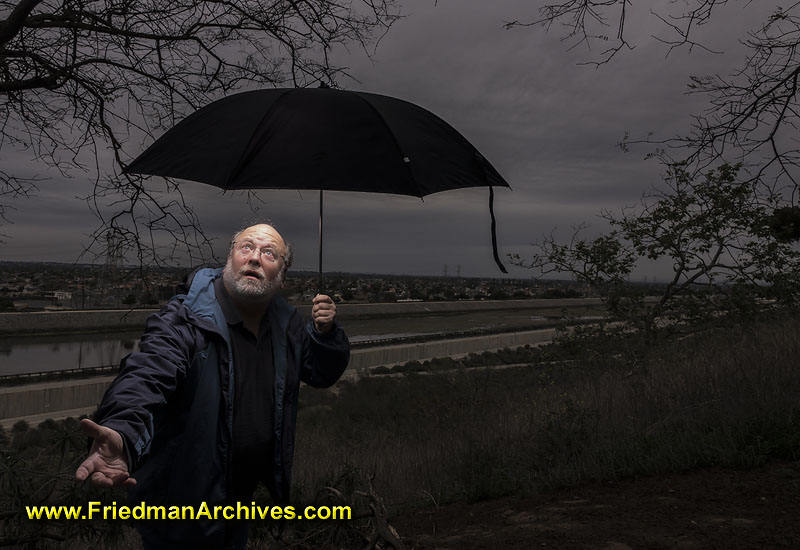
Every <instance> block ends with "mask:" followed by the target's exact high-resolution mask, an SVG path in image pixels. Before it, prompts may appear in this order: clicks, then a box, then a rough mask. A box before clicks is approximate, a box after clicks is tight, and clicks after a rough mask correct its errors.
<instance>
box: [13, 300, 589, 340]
mask: <svg viewBox="0 0 800 550" xmlns="http://www.w3.org/2000/svg"><path fill="white" fill-rule="evenodd" d="M601 305H602V302H601V301H600V299H599V298H574V299H550V300H544V299H543V300H485V301H479V302H475V301H464V302H398V303H388V304H339V306H338V307H337V315H338V316H339V318H340V319H369V318H379V317H386V316H394V317H400V316H413V315H447V314H455V313H467V312H477V311H503V310H504V311H512V310H527V309H530V310H535V309H552V308H575V307H589V306H601ZM298 309H299V310H300V311H301V313H303V314H304V315H307V314H308V313H309V311H310V306H308V305H299V306H298ZM157 311H158V310H157V309H134V310H128V309H116V310H82V311H44V312H40V311H35V312H26V313H0V336H10V335H16V334H57V333H67V332H73V333H80V332H120V331H125V330H142V329H144V324H145V321H146V320H147V318H148V317H149V316H150V315H152V314H153V313H155V312H157Z"/></svg>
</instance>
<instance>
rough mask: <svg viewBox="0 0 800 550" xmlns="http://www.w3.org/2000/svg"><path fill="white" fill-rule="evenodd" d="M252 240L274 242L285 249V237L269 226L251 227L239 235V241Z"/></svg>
mask: <svg viewBox="0 0 800 550" xmlns="http://www.w3.org/2000/svg"><path fill="white" fill-rule="evenodd" d="M244 239H251V240H253V241H256V240H261V241H273V242H277V243H278V244H280V245H281V246H283V247H285V246H286V244H285V243H284V241H283V237H282V236H281V234H280V233H278V232H277V231H276V230H275V228H274V227H272V226H271V225H267V224H258V225H251V226H250V227H248V228H247V229H245V230H244V231H242V232H241V233H240V234H239V238H238V240H244Z"/></svg>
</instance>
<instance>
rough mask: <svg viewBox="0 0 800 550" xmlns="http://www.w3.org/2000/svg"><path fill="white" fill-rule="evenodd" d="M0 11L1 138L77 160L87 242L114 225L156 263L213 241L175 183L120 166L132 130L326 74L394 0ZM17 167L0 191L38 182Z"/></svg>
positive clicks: (220, 0)
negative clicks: (90, 226)
mask: <svg viewBox="0 0 800 550" xmlns="http://www.w3.org/2000/svg"><path fill="white" fill-rule="evenodd" d="M0 14H2V15H0V18H4V19H0V146H2V147H3V150H4V151H5V150H8V151H11V150H15V151H27V153H28V154H29V155H30V156H31V158H33V159H35V160H37V161H40V162H42V163H44V164H46V165H47V166H49V167H50V168H52V169H55V170H58V171H59V172H60V173H61V174H63V175H65V176H72V175H74V174H75V173H84V174H88V175H89V176H90V177H91V178H92V179H93V180H94V181H95V186H94V192H93V194H92V196H90V197H87V203H88V204H89V205H91V207H92V210H93V212H94V213H95V215H96V216H97V218H98V221H99V224H100V225H99V227H98V229H97V230H96V232H95V233H94V234H93V242H94V243H95V244H97V243H99V242H103V240H104V239H106V236H107V235H108V233H109V232H111V234H112V235H115V240H116V241H119V242H120V243H122V246H123V247H124V249H125V251H126V252H128V251H129V252H130V253H131V254H132V255H133V256H134V257H136V258H137V259H138V260H139V261H153V262H157V263H158V262H160V261H170V259H171V257H172V256H179V255H188V257H190V258H192V259H193V260H194V259H198V260H201V261H202V260H204V259H206V258H207V257H208V256H209V255H210V254H211V242H210V240H209V239H208V238H207V237H206V235H205V234H204V233H203V231H202V228H201V227H200V224H199V220H198V219H197V216H196V215H195V214H194V212H192V210H191V209H190V208H189V206H188V205H187V204H186V202H185V201H184V200H183V197H182V196H181V195H180V192H179V190H178V189H177V187H176V186H175V184H174V183H172V182H167V183H166V184H163V186H162V187H163V188H162V189H159V188H158V187H157V186H158V185H162V184H159V183H153V182H146V181H144V180H142V179H141V178H137V177H134V176H123V175H121V174H122V169H123V168H124V166H125V165H126V163H127V162H129V161H130V159H131V158H132V157H134V156H135V155H136V154H137V153H138V152H139V149H140V145H139V144H141V143H143V142H145V141H151V140H152V138H153V136H154V134H155V133H156V132H160V131H162V130H164V129H166V128H169V127H171V126H173V125H174V124H175V123H176V122H177V121H179V120H180V119H182V118H183V117H184V116H186V115H187V114H189V113H190V112H192V111H194V110H196V109H197V108H199V107H201V106H203V105H205V104H207V103H209V102H210V101H212V100H214V99H217V98H219V97H221V96H223V95H226V94H229V93H231V92H234V91H237V90H241V89H246V88H248V87H253V86H261V87H263V86H281V85H291V86H314V85H318V84H319V83H320V82H326V83H328V84H332V85H336V81H337V79H339V78H343V77H346V75H347V73H346V69H345V68H343V67H339V66H336V65H334V64H333V63H332V62H331V60H330V57H329V52H330V50H331V48H333V47H334V46H336V45H344V46H348V45H356V46H357V47H359V48H362V49H363V50H364V51H365V52H366V53H367V55H369V49H370V48H371V47H372V46H373V45H374V44H375V43H376V41H377V40H379V38H380V37H381V36H383V34H385V32H386V31H387V30H388V28H389V27H390V26H391V25H392V23H393V22H394V21H396V20H397V18H398V17H399V15H398V13H397V5H396V0H377V1H376V0H361V1H360V2H359V1H357V2H351V1H341V0H292V1H289V0H267V1H264V0H201V1H196V0H152V1H150V2H141V1H136V0H130V1H124V2H94V1H91V0H0ZM109 149H110V151H111V153H112V156H113V159H114V166H113V167H110V168H109V167H106V164H105V161H104V160H103V158H101V157H104V156H105V152H106V151H107V150H109ZM21 176H22V175H21V174H3V177H2V178H0V200H2V197H3V196H10V194H11V191H13V190H16V191H15V196H25V195H30V194H31V192H32V191H34V190H35V187H24V185H23V184H24V182H25V180H24V178H22V177H21ZM4 191H8V192H4ZM7 206H8V205H7ZM7 211H8V210H7V207H6V208H5V209H4V207H3V206H0V219H2V218H3V215H4V214H5V213H6V212H7ZM88 248H89V249H90V252H89V253H90V254H92V253H102V251H101V248H102V249H103V250H104V249H105V247H99V246H92V243H89V247H88ZM92 251H93V252H92Z"/></svg>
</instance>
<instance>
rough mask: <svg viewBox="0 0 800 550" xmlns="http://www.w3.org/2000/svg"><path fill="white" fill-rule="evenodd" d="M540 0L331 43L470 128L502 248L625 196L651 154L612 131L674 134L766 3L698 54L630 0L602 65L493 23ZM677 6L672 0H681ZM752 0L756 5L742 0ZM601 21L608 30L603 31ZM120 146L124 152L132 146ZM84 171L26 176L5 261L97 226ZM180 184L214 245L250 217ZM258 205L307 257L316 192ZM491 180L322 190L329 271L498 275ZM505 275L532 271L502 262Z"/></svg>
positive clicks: (460, 1) (731, 23)
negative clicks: (618, 48)
mask: <svg viewBox="0 0 800 550" xmlns="http://www.w3.org/2000/svg"><path fill="white" fill-rule="evenodd" d="M539 4H540V2H533V1H530V0H503V1H497V2H487V1H484V0H439V2H438V4H435V2H434V1H433V0H414V1H411V0H408V1H406V2H405V3H404V6H403V13H404V15H405V16H406V17H405V18H404V19H402V20H400V21H398V22H397V23H396V24H395V25H394V26H393V27H392V28H391V29H390V31H389V32H388V34H387V35H386V36H385V38H384V39H383V41H382V42H381V43H380V44H379V46H378V49H377V51H376V53H375V55H374V56H373V57H372V59H368V58H367V57H366V56H365V55H363V53H361V52H359V51H358V50H353V51H352V52H350V53H347V52H337V54H336V58H335V61H336V62H337V63H339V64H341V65H345V66H349V67H350V72H351V74H352V75H353V76H354V77H356V78H357V79H358V82H347V81H344V80H342V81H340V82H339V84H340V85H342V86H343V87H345V88H349V89H353V90H362V91H369V92H375V93H381V94H386V95H391V96H395V97H398V98H401V99H405V100H407V101H411V102H413V103H417V104H418V105H420V106H422V107H424V108H426V109H429V110H430V111H432V112H434V113H436V114H437V115H439V116H440V117H442V118H443V119H444V120H446V121H447V122H449V123H450V124H451V125H453V126H454V127H455V128H456V129H457V130H459V131H460V132H461V133H462V134H463V135H464V136H465V137H466V138H467V139H469V140H470V141H471V142H472V143H473V144H474V145H475V146H476V147H477V148H478V149H479V150H480V151H481V152H482V153H483V154H484V156H485V157H486V158H487V159H489V161H490V162H491V163H492V164H493V165H494V166H495V167H496V168H497V169H498V170H499V171H500V173H501V174H502V175H503V176H504V177H505V179H506V180H507V181H508V182H509V183H510V184H511V187H512V190H507V189H498V190H496V193H495V211H496V214H497V220H498V241H499V246H500V251H501V255H503V256H505V254H508V253H519V254H522V255H523V256H524V255H526V254H527V253H530V251H531V243H532V242H534V241H536V240H538V239H540V238H541V237H542V236H543V235H545V234H549V233H551V232H552V231H553V230H554V228H555V231H556V234H558V235H567V234H568V233H569V230H570V227H571V226H573V225H576V224H579V223H583V222H585V223H589V224H590V225H591V229H590V232H591V231H595V232H596V231H600V230H602V229H603V227H604V225H603V222H602V220H600V219H599V218H598V214H599V213H600V212H601V211H602V210H603V209H610V210H619V209H620V208H622V207H623V206H626V205H633V204H635V203H636V202H637V200H638V198H639V197H640V196H641V195H642V193H645V192H647V191H648V190H649V189H651V188H652V187H653V186H654V185H658V182H659V181H660V176H661V167H660V166H659V165H658V164H657V163H655V162H654V161H645V160H644V155H645V154H646V153H647V150H646V149H643V148H641V149H634V150H633V151H632V152H629V153H623V152H621V151H620V150H619V148H617V147H616V143H617V142H618V141H619V140H620V139H621V138H622V137H623V135H624V134H625V132H630V134H631V135H632V136H634V137H640V136H644V135H645V134H647V133H648V132H654V133H655V134H656V135H657V136H661V137H669V136H672V135H675V134H677V133H682V132H686V131H687V129H688V127H689V124H690V122H691V115H692V114H697V113H700V112H701V111H702V109H703V108H704V107H705V103H704V100H703V98H702V97H700V96H687V95H685V91H686V83H687V82H688V79H689V76H690V75H692V74H714V73H719V74H729V73H730V72H732V71H733V70H734V69H735V68H737V67H738V66H739V65H740V64H741V62H742V60H743V55H744V50H743V48H742V47H741V46H740V45H739V44H738V40H739V39H741V38H743V37H744V33H745V30H747V29H748V28H750V26H753V24H754V22H758V21H761V20H762V19H763V14H764V13H765V12H767V11H769V8H771V7H774V6H775V5H776V3H774V2H759V3H747V4H749V5H748V6H745V5H744V4H746V3H745V2H732V3H730V5H727V6H722V7H720V8H719V9H718V12H717V14H716V16H715V19H714V20H713V21H712V22H711V24H709V25H707V26H706V27H704V28H703V29H701V32H702V35H698V36H702V38H703V42H704V44H705V45H706V46H708V47H710V48H712V49H715V50H722V51H724V52H725V53H724V54H711V53H708V52H705V51H702V50H699V49H696V50H695V51H694V52H692V53H691V54H690V53H689V52H688V51H686V50H678V51H673V52H672V53H671V54H670V55H669V56H668V57H667V56H666V53H667V47H666V46H664V45H663V44H660V43H658V42H657V41H655V40H653V39H652V38H651V35H653V34H655V35H658V36H667V29H665V28H664V26H663V25H662V24H660V23H659V22H658V21H657V20H656V19H655V18H653V17H652V16H650V13H649V10H650V8H651V6H654V5H658V4H664V5H666V4H667V2H635V3H634V4H638V5H634V6H633V8H634V9H633V10H632V11H631V12H630V13H629V14H628V25H627V34H628V37H629V39H630V40H631V42H632V43H633V44H634V45H635V46H636V47H635V49H634V50H633V51H625V52H622V53H621V54H620V55H619V56H617V58H615V59H614V60H613V61H612V62H611V63H610V64H608V65H605V66H603V67H600V68H599V69H595V68H593V67H591V66H586V65H580V62H582V61H589V60H592V59H596V57H594V56H595V55H597V54H598V53H599V50H595V51H587V50H586V49H585V48H582V47H578V48H576V49H573V50H572V51H566V49H567V47H568V44H566V43H564V42H562V41H561V40H560V39H561V38H562V37H561V35H560V34H559V31H558V29H553V30H551V31H550V33H546V32H545V31H544V30H543V29H541V28H540V27H532V28H516V29H512V30H505V29H503V23H504V22H505V21H509V20H517V19H519V20H529V19H533V18H535V17H536V6H538V5H539ZM678 4H680V3H678ZM753 4H757V5H755V6H754V5H753ZM613 32H614V31H613V29H612V30H611V31H610V33H611V34H612V35H613ZM137 153H138V152H133V153H132V154H134V155H135V154H137ZM2 163H3V167H2V168H3V169H4V170H6V171H8V172H13V171H17V173H25V174H31V173H35V171H36V169H37V166H35V165H33V164H32V161H30V160H29V158H28V157H27V156H25V155H24V154H16V153H12V152H9V151H5V150H4V151H3V154H2ZM87 189H88V188H87V184H86V183H85V181H82V180H81V178H73V179H71V180H64V179H62V178H54V179H52V180H49V181H46V182H42V183H41V184H40V185H39V194H38V196H37V197H36V198H34V199H28V200H17V201H14V203H13V206H14V207H15V208H16V209H17V210H16V211H14V212H11V219H12V221H13V222H14V223H13V224H12V225H5V226H3V227H2V228H0V232H2V233H3V234H5V235H6V236H7V237H8V238H7V239H5V241H6V242H5V244H2V245H0V258H2V259H7V260H31V261H38V260H51V261H64V262H71V261H74V260H75V259H76V258H77V256H78V254H79V252H80V250H81V246H82V244H85V243H86V239H85V235H87V234H88V233H90V232H91V231H92V230H93V229H94V227H95V224H96V221H95V219H94V218H93V216H92V215H91V214H90V212H89V210H88V208H87V206H86V204H85V203H84V202H82V201H81V200H80V199H78V198H77V197H79V196H82V195H85V194H86V193H87ZM183 189H184V195H185V197H186V199H187V202H189V203H190V204H191V205H192V207H193V208H194V209H195V210H196V211H197V213H198V215H199V218H200V221H201V222H202V224H203V226H204V227H205V228H206V230H207V231H208V232H209V233H210V234H211V235H213V236H216V237H219V239H220V243H221V245H220V250H222V248H223V247H224V246H226V245H225V244H224V243H226V242H227V239H228V237H229V235H230V234H231V233H232V232H233V231H234V230H235V229H237V227H238V226H239V225H240V224H241V222H242V220H244V219H246V218H249V217H250V216H252V214H250V212H249V210H248V209H247V206H246V205H245V204H244V201H243V199H242V197H241V196H237V195H232V194H230V193H229V194H227V195H224V196H223V195H221V194H220V192H219V191H218V190H216V189H214V188H211V187H208V186H205V185H201V184H194V183H187V184H186V185H185V186H184V187H183ZM259 196H260V198H261V199H262V200H263V201H264V204H262V205H261V207H260V210H261V212H262V213H263V214H264V215H265V216H268V217H270V218H272V219H273V220H274V221H275V223H276V225H277V226H278V227H279V229H280V230H281V232H282V233H283V234H284V236H285V237H286V238H287V239H288V240H290V241H292V242H293V243H294V246H295V250H296V260H295V267H296V268H298V269H307V270H315V269H316V261H317V240H316V239H317V224H318V221H317V220H318V202H317V201H318V195H317V193H316V192H303V193H302V195H301V194H300V193H298V192H297V191H262V192H260V193H259ZM489 227H490V218H489V212H488V191H487V190H486V189H485V188H477V189H467V190H460V191H449V192H444V193H439V194H436V195H432V196H429V197H426V198H425V200H424V202H423V201H420V200H419V199H413V198H409V197H394V196H387V195H370V194H361V193H335V192H330V193H328V194H326V200H325V238H326V243H325V269H326V271H349V272H373V273H396V274H418V275H439V274H442V273H443V271H444V267H445V266H447V267H448V272H449V274H451V275H453V274H455V273H456V270H457V269H458V266H460V272H461V274H462V275H463V276H482V277H486V276H488V277H495V276H496V277H499V276H502V274H501V273H500V272H499V271H498V270H497V268H496V266H495V264H494V262H493V260H492V254H491V244H490V232H489ZM509 272H510V273H509V276H512V277H529V276H530V275H531V272H529V271H527V270H524V269H521V268H515V267H511V266H509ZM637 276H638V277H641V278H643V277H645V276H647V277H649V278H653V277H657V278H661V279H663V278H664V277H665V273H664V271H663V268H659V267H655V268H645V269H643V270H642V271H641V272H640V273H639V274H638V275H637Z"/></svg>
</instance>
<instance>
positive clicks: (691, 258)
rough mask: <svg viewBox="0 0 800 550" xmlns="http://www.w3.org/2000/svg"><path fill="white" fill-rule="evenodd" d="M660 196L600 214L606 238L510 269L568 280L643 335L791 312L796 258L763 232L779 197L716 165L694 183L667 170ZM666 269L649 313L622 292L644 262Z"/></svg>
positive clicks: (682, 172) (550, 244)
mask: <svg viewBox="0 0 800 550" xmlns="http://www.w3.org/2000/svg"><path fill="white" fill-rule="evenodd" d="M669 169H670V171H669V173H668V175H667V178H666V181H665V186H664V188H663V189H661V190H658V191H657V192H655V193H654V194H652V195H649V196H646V197H644V198H643V199H642V202H641V204H640V205H639V206H638V207H636V208H630V209H626V210H624V211H623V212H622V213H620V214H613V213H605V214H604V217H605V219H606V220H607V221H608V222H609V223H610V224H611V226H612V230H611V231H610V232H609V233H607V234H603V235H600V236H598V237H595V238H586V237H584V236H583V232H582V228H578V229H577V230H576V231H575V233H574V235H573V237H572V240H571V241H569V242H567V243H562V242H558V241H557V240H556V239H554V238H549V239H546V240H544V242H542V243H540V244H539V245H538V246H537V249H536V251H535V253H534V254H533V256H532V258H524V259H523V258H522V257H521V256H520V255H518V254H517V255H514V256H513V257H512V260H513V263H515V264H517V265H521V266H524V267H528V268H532V269H536V270H538V271H539V272H540V273H542V274H545V273H569V274H570V275H572V276H573V277H574V278H575V279H576V280H577V281H580V282H582V283H585V284H588V285H589V286H591V287H592V288H594V289H595V290H596V291H597V292H598V293H599V294H600V295H601V297H602V298H603V299H604V301H605V303H606V305H607V306H608V308H609V311H610V313H611V314H612V315H613V316H614V318H616V319H618V320H622V321H625V322H626V323H628V325H629V326H630V327H632V328H635V329H638V330H639V331H641V332H642V333H644V334H652V333H653V332H654V331H655V329H656V328H657V326H658V324H659V323H660V322H662V321H664V320H665V319H673V320H677V321H685V320H692V319H695V320H696V319H707V318H710V317H714V316H716V315H718V314H719V313H721V312H725V311H728V312H740V313H741V312H745V313H748V312H751V311H752V310H754V309H755V308H756V306H757V305H758V303H759V302H761V301H763V300H764V299H769V300H772V301H774V303H776V304H779V305H783V306H786V307H790V308H793V307H795V306H796V305H797V297H798V294H797V290H798V288H800V251H798V250H797V247H795V246H793V245H792V243H791V242H787V241H786V240H782V239H780V238H778V237H777V236H776V235H775V233H774V231H773V230H772V228H771V227H770V223H771V221H772V217H773V211H774V207H775V205H776V204H778V203H779V202H780V201H781V200H782V197H780V196H779V195H777V194H775V195H765V194H764V193H763V192H760V191H758V190H757V188H755V187H754V186H753V184H752V182H750V181H747V180H741V179H740V178H739V172H740V167H739V166H731V165H727V164H723V165H722V166H720V167H719V168H717V169H715V170H709V171H708V172H707V173H705V174H704V175H702V176H699V177H697V176H693V175H692V174H691V173H690V172H689V171H688V170H686V169H685V168H684V166H683V165H681V164H674V165H671V166H670V167H669ZM658 260H660V261H662V262H663V261H668V262H669V263H670V265H671V268H672V277H671V278H670V280H669V281H668V282H667V284H666V285H665V286H664V287H663V289H662V291H661V292H660V294H659V296H658V299H657V300H656V301H655V302H654V303H646V302H645V289H643V288H642V289H637V288H633V287H632V286H631V285H630V284H629V282H630V280H631V275H632V273H633V272H634V270H635V269H636V268H637V267H638V266H640V265H641V264H642V263H643V262H647V261H658Z"/></svg>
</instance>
